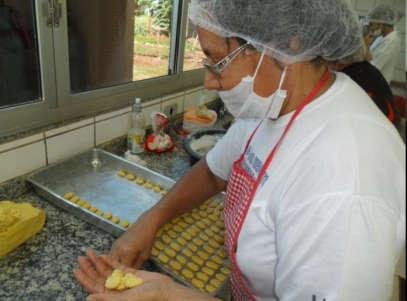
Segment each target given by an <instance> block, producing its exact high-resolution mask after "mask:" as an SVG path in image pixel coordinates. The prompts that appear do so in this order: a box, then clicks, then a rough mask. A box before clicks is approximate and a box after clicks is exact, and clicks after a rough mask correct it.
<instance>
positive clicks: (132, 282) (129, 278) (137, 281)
mask: <svg viewBox="0 0 407 301" xmlns="http://www.w3.org/2000/svg"><path fill="white" fill-rule="evenodd" d="M123 282H124V285H125V286H126V288H133V287H136V286H140V285H142V284H143V283H144V281H143V279H141V278H140V277H137V276H136V275H133V274H131V273H127V274H126V275H124V278H123Z"/></svg>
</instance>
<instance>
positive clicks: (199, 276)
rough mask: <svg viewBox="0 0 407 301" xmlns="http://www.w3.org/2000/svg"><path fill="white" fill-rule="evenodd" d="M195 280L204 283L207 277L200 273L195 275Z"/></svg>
mask: <svg viewBox="0 0 407 301" xmlns="http://www.w3.org/2000/svg"><path fill="white" fill-rule="evenodd" d="M196 278H198V279H200V280H202V281H203V282H206V281H208V280H209V276H208V275H206V274H205V273H202V272H198V273H196Z"/></svg>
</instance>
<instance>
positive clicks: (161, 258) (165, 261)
mask: <svg viewBox="0 0 407 301" xmlns="http://www.w3.org/2000/svg"><path fill="white" fill-rule="evenodd" d="M158 259H159V260H160V261H161V262H162V263H167V262H168V261H170V259H169V258H168V256H167V255H165V254H160V255H158Z"/></svg>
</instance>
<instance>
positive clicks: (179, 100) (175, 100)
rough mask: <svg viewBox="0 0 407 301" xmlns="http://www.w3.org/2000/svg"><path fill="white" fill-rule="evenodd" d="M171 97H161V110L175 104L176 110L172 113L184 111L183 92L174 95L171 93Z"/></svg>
mask: <svg viewBox="0 0 407 301" xmlns="http://www.w3.org/2000/svg"><path fill="white" fill-rule="evenodd" d="M171 96H173V97H171V98H163V102H162V104H161V110H162V111H164V110H165V107H167V106H169V105H172V104H177V111H176V112H174V115H177V114H180V113H182V112H184V93H178V94H175V95H171Z"/></svg>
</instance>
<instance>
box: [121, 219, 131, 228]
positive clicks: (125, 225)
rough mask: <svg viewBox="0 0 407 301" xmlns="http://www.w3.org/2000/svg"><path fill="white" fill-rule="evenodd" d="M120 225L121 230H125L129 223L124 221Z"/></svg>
mask: <svg viewBox="0 0 407 301" xmlns="http://www.w3.org/2000/svg"><path fill="white" fill-rule="evenodd" d="M121 225H122V227H123V228H127V227H128V226H129V225H130V223H129V221H127V220H124V221H122V222H121Z"/></svg>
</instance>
